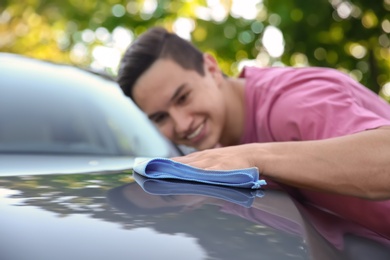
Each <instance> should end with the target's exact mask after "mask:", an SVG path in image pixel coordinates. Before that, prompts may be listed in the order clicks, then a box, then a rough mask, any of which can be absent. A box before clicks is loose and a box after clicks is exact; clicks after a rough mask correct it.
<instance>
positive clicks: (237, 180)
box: [133, 158, 267, 189]
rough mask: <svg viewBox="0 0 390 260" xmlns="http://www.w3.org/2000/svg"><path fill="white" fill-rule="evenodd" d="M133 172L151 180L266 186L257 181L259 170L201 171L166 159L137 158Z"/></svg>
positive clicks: (245, 186)
mask: <svg viewBox="0 0 390 260" xmlns="http://www.w3.org/2000/svg"><path fill="white" fill-rule="evenodd" d="M133 171H134V172H136V173H138V174H140V175H143V176H145V177H148V178H152V179H176V180H186V181H194V182H201V183H207V184H215V185H223V186H230V187H237V188H251V189H259V188H261V186H262V185H266V184H267V183H266V182H265V180H259V170H258V169H257V168H256V167H252V168H244V169H236V170H203V169H200V168H196V167H192V166H189V165H187V164H183V163H180V162H176V161H173V160H171V159H167V158H152V159H145V158H138V159H136V160H135V165H134V167H133Z"/></svg>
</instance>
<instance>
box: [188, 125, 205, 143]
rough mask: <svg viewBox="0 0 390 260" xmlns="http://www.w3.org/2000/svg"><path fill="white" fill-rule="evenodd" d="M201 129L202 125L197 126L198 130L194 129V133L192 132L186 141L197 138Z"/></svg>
mask: <svg viewBox="0 0 390 260" xmlns="http://www.w3.org/2000/svg"><path fill="white" fill-rule="evenodd" d="M203 127H204V124H201V125H200V126H198V128H196V129H195V131H194V132H192V133H191V134H189V135H187V136H186V139H188V140H191V139H194V138H195V137H197V136H198V135H199V134H200V133H201V132H202V129H203Z"/></svg>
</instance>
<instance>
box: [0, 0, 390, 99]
mask: <svg viewBox="0 0 390 260" xmlns="http://www.w3.org/2000/svg"><path fill="white" fill-rule="evenodd" d="M152 26H163V27H165V28H167V29H168V30H170V31H173V32H176V33H177V34H178V35H180V36H181V37H183V38H185V39H188V40H190V41H192V42H193V43H194V44H195V45H196V46H198V47H199V48H200V49H201V50H202V51H204V52H209V53H211V54H213V55H214V56H215V57H216V58H217V60H218V62H219V64H220V66H221V68H222V70H223V71H224V72H225V73H226V74H228V75H231V76H234V75H237V74H238V72H239V71H240V69H241V68H242V66H244V65H257V66H322V67H331V68H336V69H339V70H341V71H344V72H346V73H348V74H349V75H351V76H352V77H353V78H355V79H356V80H358V81H360V82H361V83H362V84H364V85H365V86H367V87H368V88H370V89H372V90H373V91H374V92H376V93H379V94H380V95H382V96H383V97H384V98H386V99H387V100H388V101H390V0H375V1H366V0H356V1H352V0H351V1H349V0H316V1H308V0H290V1H286V0H182V1H170V0H161V1H157V0H99V1H96V0H82V1H79V0H50V1H49V0H1V2H0V52H12V53H20V54H23V55H27V56H30V57H35V58H39V59H44V60H50V61H55V62H60V63H68V64H73V65H77V66H79V67H88V68H93V69H95V70H100V71H104V72H107V73H109V74H111V75H112V76H115V75H116V73H117V68H118V64H119V62H120V59H121V57H122V55H123V53H124V51H125V49H126V48H127V47H128V45H129V44H130V43H131V42H132V41H134V39H135V38H136V37H137V36H138V35H139V34H141V33H142V32H144V31H145V30H147V29H148V28H150V27H152Z"/></svg>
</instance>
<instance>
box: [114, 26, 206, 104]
mask: <svg viewBox="0 0 390 260" xmlns="http://www.w3.org/2000/svg"><path fill="white" fill-rule="evenodd" d="M164 58H165V59H172V60H173V61H175V62H176V63H177V64H178V65H179V66H181V67H182V68H184V69H188V70H195V71H196V72H198V73H199V74H200V75H202V76H203V75H204V70H203V54H202V52H200V51H199V50H198V49H197V48H196V47H195V46H194V45H192V44H191V43H190V42H188V41H187V40H184V39H182V38H180V37H179V36H177V35H176V34H173V33H169V32H168V31H167V30H165V29H164V28H161V27H154V28H152V29H150V30H148V31H147V32H145V33H143V34H142V35H141V36H140V37H139V38H138V39H137V40H136V41H135V42H134V43H133V44H131V45H130V46H129V48H128V49H127V50H126V53H125V55H124V56H123V58H122V60H121V63H120V67H119V72H118V77H117V82H118V83H119V85H120V87H121V88H122V90H123V92H124V93H125V95H126V96H128V97H130V98H132V99H133V87H134V84H135V83H136V82H137V80H138V78H139V77H140V76H141V75H142V74H143V73H144V72H145V71H146V70H147V69H148V68H149V67H150V66H151V65H152V64H153V63H154V62H155V61H156V60H158V59H164Z"/></svg>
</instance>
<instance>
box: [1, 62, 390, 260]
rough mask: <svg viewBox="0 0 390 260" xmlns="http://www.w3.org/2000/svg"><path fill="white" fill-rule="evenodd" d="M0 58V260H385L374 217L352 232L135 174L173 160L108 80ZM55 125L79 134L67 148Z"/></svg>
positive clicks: (346, 223) (289, 199)
mask: <svg viewBox="0 0 390 260" xmlns="http://www.w3.org/2000/svg"><path fill="white" fill-rule="evenodd" d="M2 56H3V55H0V82H1V85H0V259H2V260H24V259H29V260H30V259H39V260H49V259H50V260H53V259H55V260H62V259H64V260H65V259H67V260H68V259H83V260H84V259H93V260H97V259H140V260H143V259H186V260H187V259H189V260H191V259H194V260H195V259H223V260H224V259H243V260H245V259H332V260H333V259H354V260H356V259H357V260H359V259H390V257H389V256H390V232H388V230H389V226H388V225H387V224H386V223H388V221H387V220H386V219H383V218H382V219H379V220H378V221H379V223H383V229H381V230H380V232H378V231H376V232H374V231H373V230H371V229H370V228H369V227H370V226H373V225H374V224H375V226H377V224H376V222H375V218H374V222H375V223H371V222H370V221H372V220H371V219H368V218H367V219H366V222H364V221H363V223H364V225H362V224H358V223H357V222H356V221H355V220H354V219H348V218H345V217H340V216H338V215H336V214H333V213H330V212H329V211H327V210H325V209H320V208H319V207H317V206H315V205H313V204H309V203H305V202H304V201H302V199H301V198H300V197H299V196H296V195H297V194H296V193H295V192H294V191H291V190H289V189H287V190H284V189H283V188H281V187H279V186H270V187H267V189H266V190H250V189H233V188H226V187H222V186H213V185H205V184H199V183H192V182H179V181H170V180H152V179H145V178H143V177H141V176H139V175H137V174H133V173H132V172H131V168H132V164H133V161H134V158H135V157H138V156H142V157H152V156H174V155H178V152H177V151H176V150H175V149H174V148H173V147H172V146H171V145H170V144H169V143H168V142H166V141H165V139H163V138H162V137H161V136H160V135H159V134H158V133H157V132H156V131H155V129H154V128H153V127H152V125H150V124H149V122H148V121H147V120H146V118H144V117H143V115H142V114H141V113H140V112H139V111H138V110H137V109H136V107H135V106H134V105H133V104H132V103H131V102H130V101H129V100H127V99H126V98H125V97H124V96H123V95H122V94H121V92H120V91H119V89H118V88H117V86H116V85H115V83H113V82H112V81H110V80H106V79H103V78H100V77H98V76H94V75H91V74H89V73H87V72H84V71H79V70H78V69H75V68H69V67H66V66H65V67H64V66H59V65H54V64H47V63H44V62H37V61H32V60H30V59H25V58H21V57H15V56H13V55H5V54H4V56H3V57H2ZM12 64H13V65H12ZM20 75H23V76H20ZM4 82H7V84H3V83H4ZM4 86H5V87H4ZM26 86H28V87H27V89H26ZM76 86H77V87H76ZM28 88H31V89H28ZM53 88H55V89H53ZM67 88H69V89H67ZM79 91H80V92H83V93H79ZM37 93H39V94H38V95H37ZM58 93H60V94H61V95H60V96H61V97H60V96H56V95H57V94H58ZM76 93H79V94H76ZM68 94H70V96H69V97H65V96H66V95H68ZM3 95H5V96H6V97H4V96H3ZM72 95H75V96H72ZM19 97H21V99H19ZM76 100H81V101H82V102H81V103H80V104H76ZM3 102H4V103H3ZM90 102H91V103H90ZM105 102H108V103H107V104H105ZM103 103H104V104H103ZM47 104H50V105H49V107H50V109H48V108H46V107H44V106H46V105H47ZM69 104H70V105H69ZM82 104H83V105H82ZM57 106H59V107H57ZM100 106H102V107H101V108H100ZM76 108H77V109H76ZM3 109H6V112H4V110H3ZM33 111H35V112H33ZM99 111H100V112H99ZM36 113H37V114H36ZM12 115H14V116H12ZM36 115H38V116H37V117H35V116H36ZM46 116H47V118H46ZM60 116H64V117H65V118H62V119H60V118H59V117H60ZM57 117H58V118H57ZM73 117H75V118H76V119H74V118H73ZM34 118H37V120H33V119H34ZM53 118H54V119H55V120H54V121H55V122H54V126H52V125H51V123H52V120H51V119H53ZM72 118H73V119H72ZM38 119H39V120H38ZM117 119H118V121H119V122H118V121H116V120H117ZM74 120H75V121H74ZM35 121H38V122H39V123H35ZM46 123H47V125H45V124H46ZM101 123H102V124H103V125H100V124H101ZM3 124H6V125H7V126H6V127H3ZM56 124H58V125H56ZM56 126H57V127H56ZM62 127H64V129H66V130H67V131H66V133H68V134H70V135H71V136H73V134H71V133H73V132H72V130H74V131H75V132H76V133H79V134H80V135H75V136H77V137H78V138H76V139H72V138H68V139H64V135H60V133H57V132H55V130H56V129H58V128H60V130H63V129H61V128H62ZM4 129H6V130H4ZM7 129H8V130H7ZM42 129H44V130H42ZM97 129H99V131H97ZM30 130H31V131H30ZM100 130H101V132H100ZM60 132H61V131H60ZM4 133H6V134H4ZM58 136H60V137H61V138H59V137H58ZM57 137H58V138H57ZM99 140H100V141H99ZM335 203H337V201H335ZM362 213H363V212H362ZM362 215H363V214H362ZM363 220H364V219H363ZM360 222H361V221H360ZM360 222H359V223H360ZM371 224H373V225H371Z"/></svg>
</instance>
